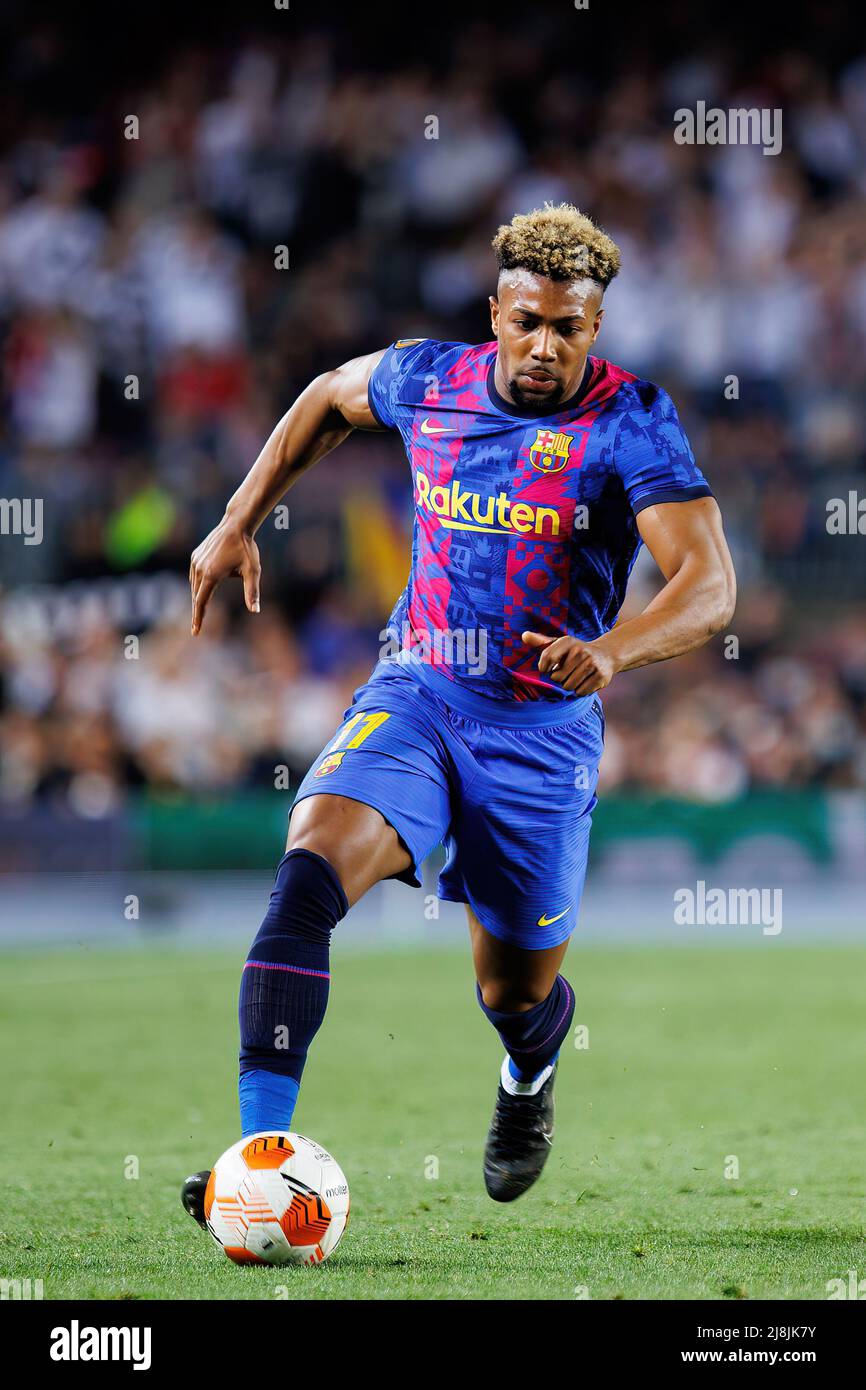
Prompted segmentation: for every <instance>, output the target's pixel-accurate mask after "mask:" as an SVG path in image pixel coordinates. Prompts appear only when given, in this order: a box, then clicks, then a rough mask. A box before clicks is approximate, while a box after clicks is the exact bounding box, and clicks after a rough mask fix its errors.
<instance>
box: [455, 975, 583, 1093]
mask: <svg viewBox="0 0 866 1390" xmlns="http://www.w3.org/2000/svg"><path fill="white" fill-rule="evenodd" d="M476 988H477V994H478V1003H479V1005H480V1006H481V1009H482V1010H483V1012H484V1013H485V1014H486V1016H487V1018H489V1020H490V1022H491V1023H492V1024H493V1026H494V1028H495V1029H496V1031H497V1033H498V1034H499V1037H500V1038H501V1040H502V1045H503V1046H504V1048H505V1051H506V1052H507V1054H508V1057H507V1059H506V1063H505V1065H503V1068H502V1085H503V1087H504V1088H505V1089H506V1090H507V1091H509V1092H511V1094H521V1093H522V1094H531V1093H533V1092H534V1091H536V1090H537V1089H538V1088H540V1087H541V1086H542V1085H543V1084H544V1082H545V1080H546V1078H547V1076H548V1075H549V1074H550V1068H551V1067H552V1065H553V1063H554V1062H555V1061H556V1058H557V1056H558V1055H559V1049H560V1047H561V1046H562V1044H563V1042H564V1040H565V1038H566V1037H567V1036H568V1031H569V1029H570V1027H571V1020H572V1018H573V1017H574V990H573V989H572V988H571V985H570V984H569V983H568V981H567V980H566V979H564V978H563V976H562V975H557V977H556V980H555V981H554V985H553V988H552V990H551V991H550V993H549V994H548V996H547V998H546V999H542V1001H541V1003H540V1004H535V1005H533V1007H532V1008H531V1009H526V1010H524V1012H523V1013H507V1012H505V1011H504V1010H501V1009H491V1008H489V1007H488V1006H487V1005H486V1004H485V1002H484V998H483V996H482V993H481V989H480V987H476Z"/></svg>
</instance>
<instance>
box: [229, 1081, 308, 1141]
mask: <svg viewBox="0 0 866 1390" xmlns="http://www.w3.org/2000/svg"><path fill="white" fill-rule="evenodd" d="M238 1098H239V1100H240V1104H241V1135H242V1136H243V1138H244V1139H246V1137H247V1135H249V1134H261V1133H262V1132H263V1131H264V1130H267V1131H268V1132H269V1133H270V1134H276V1133H282V1132H283V1131H284V1130H287V1129H291V1127H292V1116H293V1115H294V1113H295V1101H296V1100H297V1099H298V1083H297V1081H296V1080H295V1079H294V1077H293V1076H282V1075H281V1074H280V1073H279V1072H276V1071H244V1072H241V1074H240V1077H239V1079H238Z"/></svg>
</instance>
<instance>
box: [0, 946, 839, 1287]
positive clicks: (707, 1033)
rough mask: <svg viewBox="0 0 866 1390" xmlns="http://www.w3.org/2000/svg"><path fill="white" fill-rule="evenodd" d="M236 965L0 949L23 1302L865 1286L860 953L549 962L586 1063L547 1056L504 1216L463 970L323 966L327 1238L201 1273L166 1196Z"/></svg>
mask: <svg viewBox="0 0 866 1390" xmlns="http://www.w3.org/2000/svg"><path fill="white" fill-rule="evenodd" d="M241 958H242V952H240V951H239V952H237V953H235V954H233V955H231V956H228V955H226V954H225V953H224V952H221V953H219V954H213V953H211V954H208V953H201V952H192V951H186V950H178V951H172V950H167V949H161V950H158V951H129V952H125V951H114V952H107V951H96V950H89V949H81V950H79V951H77V952H73V951H65V952H41V953H36V952H28V953H27V954H17V953H16V954H12V953H7V954H6V955H4V956H3V957H2V965H0V980H2V983H0V1005H2V1026H0V1043H2V1049H3V1056H4V1073H5V1081H4V1106H3V1108H4V1114H3V1126H2V1155H0V1181H2V1190H3V1207H2V1216H0V1277H2V1278H22V1279H26V1278H30V1279H42V1280H43V1284H44V1294H45V1297H46V1298H118V1299H136V1298H140V1299H149V1298H182V1299H190V1298H193V1299H195V1298H280V1297H282V1298H285V1297H288V1298H291V1299H295V1298H353V1299H354V1298H399V1299H404V1298H434V1299H451V1298H458V1299H476V1298H483V1299H486V1298H520V1299H527V1298H528V1299H532V1298H553V1299H574V1298H578V1297H587V1296H588V1297H590V1298H593V1299H612V1298H626V1299H636V1298H650V1299H680V1298H704V1299H721V1298H725V1297H728V1298H733V1297H749V1298H774V1299H775V1298H791V1297H802V1298H810V1299H822V1298H826V1297H827V1292H826V1285H827V1281H828V1280H830V1279H834V1278H845V1277H846V1272H847V1271H848V1270H849V1269H852V1268H854V1269H857V1270H858V1271H859V1277H861V1278H862V1277H864V1276H866V1240H864V1219H866V1205H864V1140H866V1114H864V1105H863V1065H864V1056H866V1017H864V1010H863V1007H862V1000H863V985H862V981H863V978H864V972H866V950H864V949H862V948H857V947H830V946H828V947H820V946H814V947H808V948H807V947H798V946H793V945H788V944H787V943H786V944H785V945H782V944H781V943H779V942H776V941H773V942H767V943H763V944H759V945H757V946H755V947H751V948H747V949H744V948H736V947H731V948H721V949H719V948H681V949H675V948H669V949H660V948H659V949H650V948H641V949H621V950H599V949H594V948H592V949H590V948H581V947H579V946H576V947H573V948H572V951H571V953H570V956H569V959H568V962H567V973H568V976H569V978H570V979H571V981H572V983H573V984H574V986H575V989H576V994H577V1012H576V1015H575V1023H576V1024H579V1025H585V1027H586V1028H587V1029H588V1041H589V1046H588V1048H582V1049H578V1048H575V1047H574V1046H572V1045H571V1042H569V1044H567V1045H566V1047H565V1049H564V1050H563V1056H562V1062H561V1066H560V1073H559V1079H558V1084H557V1136H556V1142H555V1146H554V1150H553V1153H552V1155H551V1158H550V1161H549V1163H548V1166H547V1169H546V1171H545V1173H544V1175H543V1177H542V1179H541V1181H540V1182H539V1183H538V1185H537V1186H536V1187H535V1188H534V1189H533V1190H532V1192H530V1193H529V1194H528V1195H527V1196H526V1197H524V1198H523V1199H522V1200H521V1201H519V1202H517V1203H515V1204H513V1205H511V1206H498V1205H496V1204H495V1203H493V1202H491V1201H490V1200H489V1199H488V1198H487V1196H486V1195H485V1192H484V1188H483V1183H482V1178H481V1151H482V1147H483V1143H484V1137H485V1134H486V1130H487V1125H488V1122H489V1119H490V1113H491V1109H492V1104H493V1096H494V1089H495V1084H496V1075H497V1068H498V1064H499V1057H500V1053H499V1048H498V1043H497V1040H496V1038H495V1035H494V1034H493V1032H492V1030H491V1029H490V1027H489V1025H488V1024H487V1023H486V1021H485V1020H484V1019H483V1017H482V1015H481V1014H480V1012H479V1010H478V1009H477V1007H476V1005H475V1002H474V996H473V985H472V978H471V970H470V965H469V960H468V953H467V955H464V954H462V953H457V952H453V951H450V950H449V951H445V950H443V951H425V952H424V953H419V952H414V951H409V950H406V951H402V952H401V951H389V952H387V953H376V954H362V953H354V952H349V951H342V952H340V951H337V952H335V961H334V966H335V972H334V981H333V985H332V991H331V1002H330V1007H329V1012H328V1017H327V1019H326V1021H325V1026H324V1029H323V1031H322V1033H321V1034H320V1036H319V1038H318V1040H317V1042H316V1044H315V1046H314V1049H313V1051H312V1054H311V1060H310V1062H309V1065H308V1068H307V1075H306V1080H305V1085H304V1089H303V1091H302V1094H301V1101H300V1104H299V1107H298V1112H297V1114H296V1117H295V1125H296V1128H298V1129H299V1130H300V1131H301V1132H303V1133H305V1134H309V1135H312V1136H313V1137H315V1138H316V1139H318V1140H319V1141H320V1142H321V1143H323V1144H324V1145H325V1146H326V1147H327V1148H329V1149H331V1150H332V1152H333V1153H334V1155H335V1156H336V1157H337V1159H338V1161H339V1162H340V1163H341V1164H342V1165H343V1167H344V1169H345V1171H346V1174H347V1176H348V1179H349V1183H350V1187H351V1191H352V1221H351V1225H350V1227H349V1231H348V1233H347V1235H346V1236H345V1238H344V1240H343V1242H342V1244H341V1246H340V1247H339V1249H338V1250H337V1252H336V1254H335V1255H334V1256H333V1258H332V1259H331V1260H329V1261H328V1262H327V1263H326V1264H325V1265H322V1266H321V1267H319V1268H318V1269H310V1270H308V1269H258V1268H237V1267H235V1266H233V1265H231V1264H230V1263H229V1262H228V1261H227V1260H226V1259H225V1258H224V1257H223V1256H222V1254H221V1253H220V1252H219V1251H218V1250H217V1249H216V1247H215V1246H214V1245H213V1243H212V1242H211V1240H210V1239H209V1237H208V1236H207V1235H205V1234H204V1233H202V1232H201V1231H199V1230H198V1228H197V1227H196V1226H195V1225H194V1224H193V1223H192V1222H191V1221H190V1220H189V1218H188V1217H186V1216H185V1215H184V1213H183V1212H182V1210H181V1208H180V1205H179V1202H178V1188H179V1185H180V1182H181V1180H182V1178H183V1177H184V1176H185V1174H186V1173H187V1172H188V1171H190V1170H192V1169H194V1168H199V1167H203V1166H206V1165H207V1164H208V1163H209V1162H210V1161H212V1160H213V1159H214V1158H215V1157H216V1156H217V1154H218V1153H219V1152H221V1151H222V1149H223V1148H225V1147H227V1146H228V1145H229V1144H230V1143H232V1142H233V1141H234V1139H235V1138H236V1137H237V1121H236V1099H235V1027H236V1024H235V995H236V987H237V977H238V968H239V964H240V960H241ZM734 1160H736V1162H737V1163H738V1165H739V1177H738V1178H734V1177H730V1176H726V1165H727V1172H728V1173H730V1172H732V1171H734ZM136 1172H137V1176H131V1175H133V1174H135V1173H136Z"/></svg>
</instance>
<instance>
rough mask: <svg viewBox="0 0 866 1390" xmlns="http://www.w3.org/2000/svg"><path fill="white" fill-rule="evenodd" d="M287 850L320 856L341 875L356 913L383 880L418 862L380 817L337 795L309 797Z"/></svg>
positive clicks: (295, 814)
mask: <svg viewBox="0 0 866 1390" xmlns="http://www.w3.org/2000/svg"><path fill="white" fill-rule="evenodd" d="M286 849H308V850H311V851H312V852H313V853H314V854H320V855H321V856H322V858H323V859H327V861H328V863H329V864H330V865H331V866H332V867H333V869H334V870H335V872H336V874H337V877H338V878H339V880H340V882H341V883H342V885H343V891H344V893H345V894H346V897H347V898H348V900H349V906H350V907H351V906H352V905H353V904H354V903H356V902H357V901H358V899H359V898H361V897H363V895H364V894H365V893H366V892H367V890H368V888H372V887H373V884H374V883H378V882H379V880H380V879H383V878H393V877H394V876H395V875H397V874H400V873H404V872H405V871H406V870H407V869H409V868H411V865H412V857H411V855H410V854H409V852H408V850H407V849H406V847H405V846H404V845H403V844H401V842H400V837H399V835H398V834H397V831H396V830H395V829H394V827H393V826H392V825H389V823H388V822H387V821H386V820H385V817H384V816H383V815H382V813H381V812H380V811H377V810H376V809H375V807H373V806H367V805H365V803H364V802H362V801H354V800H352V799H351V798H350V797H346V796H335V795H333V794H332V793H329V794H327V795H319V796H308V797H306V798H305V799H304V800H303V801H299V802H298V803H297V805H296V806H295V807H294V808H293V810H292V815H291V820H290V821H289V837H288V840H287V841H286Z"/></svg>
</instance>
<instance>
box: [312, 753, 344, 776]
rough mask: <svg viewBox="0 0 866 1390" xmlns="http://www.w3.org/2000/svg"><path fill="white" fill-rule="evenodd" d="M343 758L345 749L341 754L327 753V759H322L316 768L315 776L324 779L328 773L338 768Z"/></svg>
mask: <svg viewBox="0 0 866 1390" xmlns="http://www.w3.org/2000/svg"><path fill="white" fill-rule="evenodd" d="M345 756H346V749H343V752H342V753H329V754H328V756H327V758H323V759H322V761H321V763H320V764H319V766H318V767H317V768H316V776H317V777H324V776H325V775H326V774H327V773H328V772H333V771H334V770H335V769H336V768H338V767H339V766H340V763H341V762H342V761H343V759H344V758H345Z"/></svg>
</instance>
